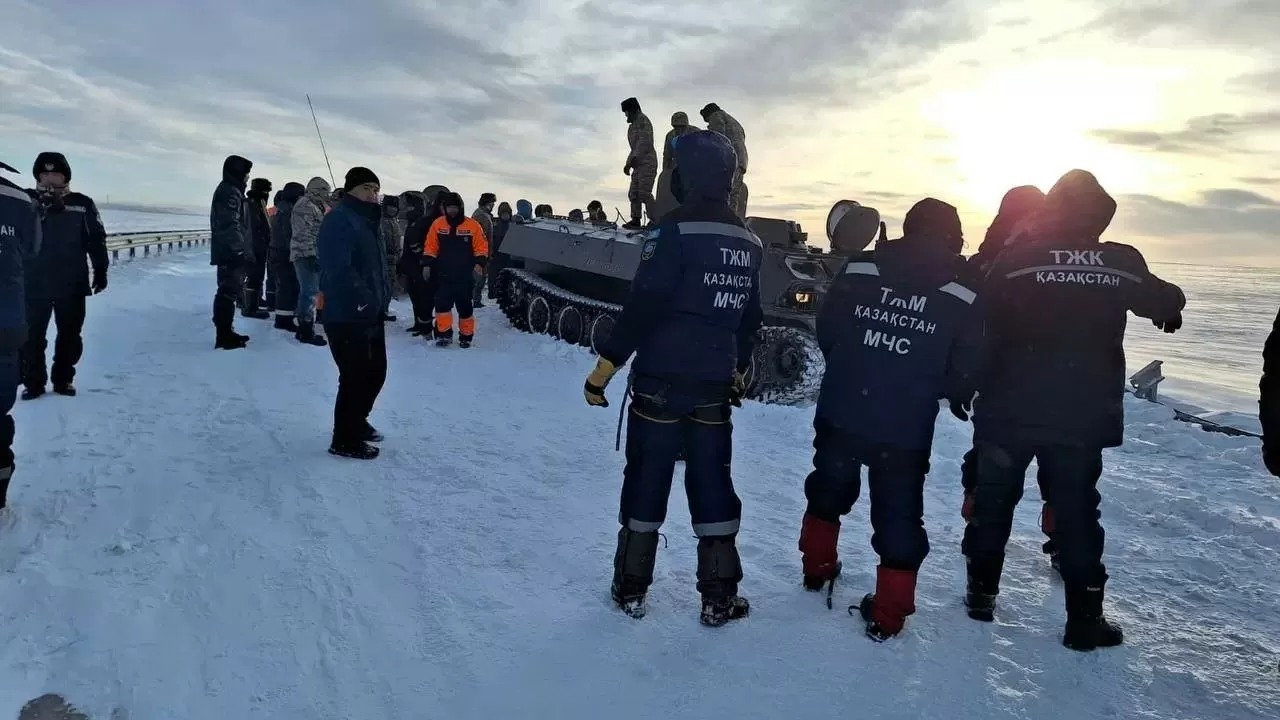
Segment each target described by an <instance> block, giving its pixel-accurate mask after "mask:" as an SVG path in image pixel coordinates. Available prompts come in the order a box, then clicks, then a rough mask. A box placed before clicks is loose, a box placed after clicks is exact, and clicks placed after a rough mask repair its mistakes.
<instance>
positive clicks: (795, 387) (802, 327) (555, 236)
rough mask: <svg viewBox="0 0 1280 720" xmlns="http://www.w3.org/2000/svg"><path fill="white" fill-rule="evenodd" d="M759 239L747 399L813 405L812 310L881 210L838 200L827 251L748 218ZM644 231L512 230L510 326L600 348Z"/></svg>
mask: <svg viewBox="0 0 1280 720" xmlns="http://www.w3.org/2000/svg"><path fill="white" fill-rule="evenodd" d="M747 226H748V227H749V228H750V229H751V230H752V231H753V232H754V233H755V234H756V235H757V236H758V237H759V238H760V240H761V244H762V245H763V247H764V250H765V252H764V260H763V263H762V265H761V268H760V299H761V305H762V307H763V310H764V325H763V327H761V328H760V331H759V334H758V337H757V343H756V349H755V352H754V353H753V354H752V358H751V364H750V367H749V370H748V376H747V397H748V398H751V399H755V400H759V401H761V402H766V403H775V404H785V405H793V404H797V403H803V402H806V401H809V400H811V399H813V397H814V396H815V394H816V391H817V388H818V384H819V382H820V381H821V378H822V372H823V369H824V367H825V364H824V362H823V359H822V353H821V352H820V351H819V349H818V345H817V342H816V341H815V339H814V330H815V327H816V321H817V314H818V309H819V308H820V307H821V306H822V298H823V296H824V295H825V294H826V291H827V287H828V286H829V285H830V283H831V279H832V277H834V275H835V273H836V272H838V271H839V269H840V266H841V265H842V264H843V260H844V257H845V256H847V255H848V254H850V253H852V252H857V251H859V250H862V249H863V248H865V247H866V246H867V245H869V244H870V243H871V242H872V241H873V240H874V239H875V238H876V235H877V231H879V233H880V234H881V235H883V232H884V230H883V224H882V223H881V222H880V213H879V212H877V211H876V210H875V209H873V208H869V207H865V206H862V205H859V204H857V203H855V202H852V201H841V202H840V203H837V204H836V206H835V207H834V208H832V211H831V214H830V215H829V216H828V222H827V230H828V233H827V234H828V237H829V238H830V239H831V246H832V248H833V252H823V251H822V250H820V249H818V248H814V247H811V246H809V245H808V244H807V242H806V241H807V239H808V236H807V234H806V233H804V232H803V231H802V230H801V228H800V225H799V224H797V223H794V222H791V221H788V220H778V219H774V218H757V217H750V218H747ZM643 238H644V234H643V233H641V232H626V231H623V230H620V229H618V228H617V227H616V226H614V225H613V224H607V225H593V224H590V223H583V222H577V221H573V220H569V219H568V218H563V217H544V218H538V219H535V220H532V221H529V222H525V223H522V224H512V225H511V228H510V229H509V230H508V231H507V235H506V238H505V239H504V240H503V242H502V252H503V253H505V254H508V255H510V256H511V265H510V266H508V267H507V268H506V269H505V270H503V271H502V273H501V275H500V276H499V277H498V280H497V287H496V288H495V293H496V295H497V297H498V305H499V307H501V308H502V311H503V312H504V313H505V314H506V316H507V318H508V319H509V320H510V322H511V324H512V325H513V326H514V327H516V328H519V329H521V330H525V331H527V332H533V333H541V334H546V335H550V336H552V337H555V338H558V339H560V340H562V341H564V342H568V343H572V344H575V345H581V346H584V347H589V348H591V349H592V350H593V351H595V350H597V349H598V348H599V347H601V345H602V344H603V343H604V341H605V340H606V339H608V337H609V333H610V332H611V331H612V330H613V325H614V323H615V322H616V320H617V318H618V315H619V314H620V313H621V312H622V303H623V302H624V301H625V300H626V297H627V293H628V291H629V290H630V287H631V279H632V277H633V276H634V275H635V271H636V267H637V266H638V265H639V264H640V250H641V246H642V245H643Z"/></svg>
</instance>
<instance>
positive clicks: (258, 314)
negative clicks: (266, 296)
mask: <svg viewBox="0 0 1280 720" xmlns="http://www.w3.org/2000/svg"><path fill="white" fill-rule="evenodd" d="M261 301H262V298H260V297H258V292H257V291H256V290H250V291H249V292H248V294H247V295H245V298H244V307H243V308H241V309H240V314H241V315H243V316H244V317H247V318H250V319H253V320H268V319H270V318H271V313H269V312H267V311H266V310H263V309H262V305H261Z"/></svg>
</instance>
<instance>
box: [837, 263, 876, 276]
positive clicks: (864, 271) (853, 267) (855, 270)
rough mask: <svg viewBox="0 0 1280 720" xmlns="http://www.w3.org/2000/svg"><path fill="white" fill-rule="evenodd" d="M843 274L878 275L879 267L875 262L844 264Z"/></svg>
mask: <svg viewBox="0 0 1280 720" xmlns="http://www.w3.org/2000/svg"><path fill="white" fill-rule="evenodd" d="M844 274H845V275H875V276H877V277H878V276H879V275H880V268H879V267H877V266H876V264H875V263H869V262H856V263H849V264H848V265H845V266H844Z"/></svg>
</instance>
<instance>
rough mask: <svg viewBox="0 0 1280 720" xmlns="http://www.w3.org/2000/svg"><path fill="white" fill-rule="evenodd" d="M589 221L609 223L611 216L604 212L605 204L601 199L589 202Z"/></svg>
mask: <svg viewBox="0 0 1280 720" xmlns="http://www.w3.org/2000/svg"><path fill="white" fill-rule="evenodd" d="M587 222H589V223H591V224H592V225H608V224H609V216H608V215H606V214H605V212H604V205H603V204H602V203H601V202H600V201H599V200H592V201H591V202H589V203H587Z"/></svg>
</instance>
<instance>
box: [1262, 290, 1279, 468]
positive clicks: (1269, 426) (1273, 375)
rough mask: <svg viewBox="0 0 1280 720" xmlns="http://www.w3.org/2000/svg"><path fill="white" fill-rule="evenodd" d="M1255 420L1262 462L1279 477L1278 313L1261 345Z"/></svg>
mask: <svg viewBox="0 0 1280 720" xmlns="http://www.w3.org/2000/svg"><path fill="white" fill-rule="evenodd" d="M1258 422H1259V424H1261V425H1262V463H1263V465H1265V466H1266V468H1267V472H1269V473H1271V475H1272V476H1273V477H1280V315H1277V316H1276V319H1275V321H1274V322H1273V323H1272V325H1271V333H1270V334H1268V335H1267V341H1266V343H1265V344H1264V345H1263V347H1262V378H1261V379H1260V380H1259V381H1258Z"/></svg>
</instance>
